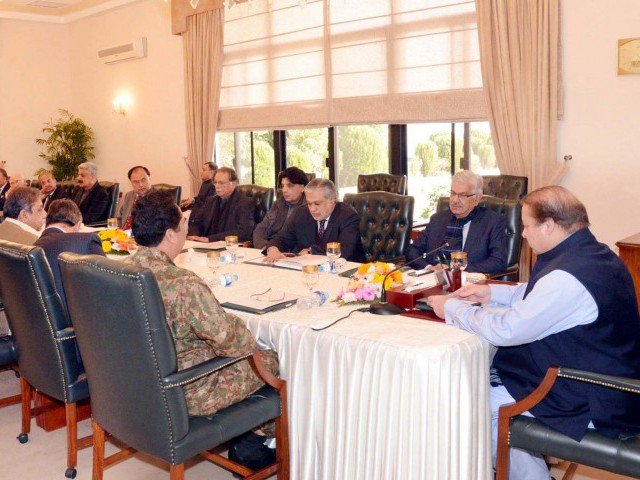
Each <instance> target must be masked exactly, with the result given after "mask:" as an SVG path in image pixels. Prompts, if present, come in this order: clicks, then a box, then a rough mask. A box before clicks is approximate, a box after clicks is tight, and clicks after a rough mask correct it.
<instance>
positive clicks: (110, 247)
mask: <svg viewBox="0 0 640 480" xmlns="http://www.w3.org/2000/svg"><path fill="white" fill-rule="evenodd" d="M98 236H99V237H100V241H101V242H102V250H103V251H104V253H108V254H110V255H129V254H130V253H131V251H132V250H135V249H136V247H137V245H136V242H135V241H134V240H133V239H132V238H131V237H130V236H129V235H127V234H126V233H125V232H124V230H121V229H119V228H108V229H106V230H102V231H101V232H99V233H98Z"/></svg>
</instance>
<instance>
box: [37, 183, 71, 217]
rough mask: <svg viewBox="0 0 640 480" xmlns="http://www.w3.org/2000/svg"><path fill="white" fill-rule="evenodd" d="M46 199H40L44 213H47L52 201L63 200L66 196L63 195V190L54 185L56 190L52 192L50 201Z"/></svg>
mask: <svg viewBox="0 0 640 480" xmlns="http://www.w3.org/2000/svg"><path fill="white" fill-rule="evenodd" d="M47 198H48V196H47V197H42V204H43V205H44V209H45V211H47V212H48V211H49V205H51V202H53V201H54V200H61V199H63V198H67V196H66V194H65V193H64V189H63V188H62V187H61V186H59V185H56V189H55V190H54V191H53V193H52V194H51V197H50V199H49V200H48V201H47Z"/></svg>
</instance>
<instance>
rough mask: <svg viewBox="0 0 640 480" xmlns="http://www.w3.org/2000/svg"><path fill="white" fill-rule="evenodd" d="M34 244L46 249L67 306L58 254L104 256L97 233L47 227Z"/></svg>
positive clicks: (58, 287)
mask: <svg viewBox="0 0 640 480" xmlns="http://www.w3.org/2000/svg"><path fill="white" fill-rule="evenodd" d="M34 245H36V246H38V247H41V248H42V249H43V250H44V254H45V256H46V257H47V261H48V262H49V266H50V267H51V272H52V273H53V279H54V280H55V283H56V290H57V291H58V295H60V299H61V300H62V304H63V305H64V307H65V308H67V297H66V296H65V294H64V288H63V287H62V277H61V275H60V266H59V265H58V255H60V254H61V253H62V252H72V253H78V254H80V255H102V256H103V257H104V252H103V250H102V243H101V242H100V238H99V237H98V235H97V234H96V233H66V232H63V231H62V230H58V229H57V228H46V229H45V230H44V232H42V235H40V238H39V239H38V240H36V242H35V243H34Z"/></svg>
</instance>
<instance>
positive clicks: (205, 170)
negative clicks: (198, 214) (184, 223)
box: [180, 162, 218, 214]
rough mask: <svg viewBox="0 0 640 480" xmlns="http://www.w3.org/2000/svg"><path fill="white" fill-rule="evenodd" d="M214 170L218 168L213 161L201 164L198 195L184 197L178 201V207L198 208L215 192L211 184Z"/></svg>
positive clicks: (184, 208)
mask: <svg viewBox="0 0 640 480" xmlns="http://www.w3.org/2000/svg"><path fill="white" fill-rule="evenodd" d="M216 170H218V166H217V165H216V164H215V163H213V162H205V163H204V165H202V171H201V172H200V179H201V180H202V184H201V185H200V190H199V191H198V195H196V196H195V197H193V198H185V199H184V200H183V201H182V202H180V208H181V209H182V210H188V209H190V208H192V209H196V208H199V207H201V206H202V205H204V202H205V200H206V199H207V198H209V197H212V196H213V195H215V194H216V189H215V188H214V186H213V176H214V175H215V174H216ZM192 214H193V213H192Z"/></svg>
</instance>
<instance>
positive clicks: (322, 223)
mask: <svg viewBox="0 0 640 480" xmlns="http://www.w3.org/2000/svg"><path fill="white" fill-rule="evenodd" d="M326 223H327V221H326V220H319V221H318V233H316V243H317V244H321V243H322V238H323V237H324V226H325V225H326Z"/></svg>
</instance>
